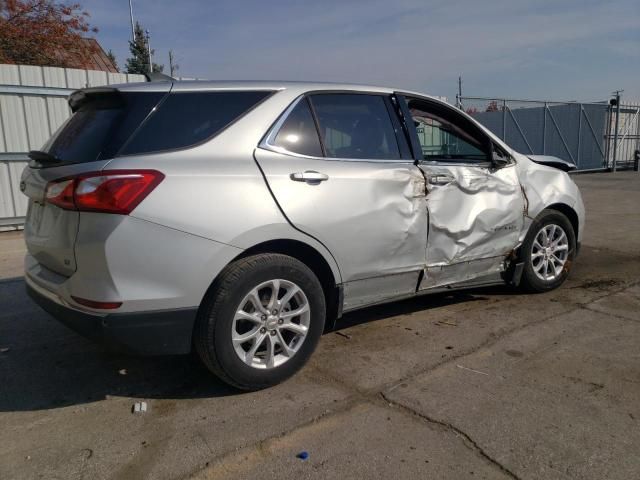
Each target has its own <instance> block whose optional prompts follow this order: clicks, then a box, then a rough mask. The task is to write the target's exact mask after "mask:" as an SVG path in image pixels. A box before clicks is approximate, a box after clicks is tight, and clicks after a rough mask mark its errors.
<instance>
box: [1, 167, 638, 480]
mask: <svg viewBox="0 0 640 480" xmlns="http://www.w3.org/2000/svg"><path fill="white" fill-rule="evenodd" d="M575 178H576V181H577V183H578V184H579V186H580V187H581V191H582V193H583V196H584V199H585V204H586V208H587V230H586V234H585V238H584V242H583V247H582V251H581V252H580V255H579V257H578V259H577V261H576V263H575V265H574V270H573V272H572V274H571V276H570V278H569V280H568V281H567V282H566V283H565V285H563V286H562V287H561V288H560V289H558V290H555V291H553V292H549V293H546V294H541V295H524V294H521V293H519V292H517V291H514V290H512V289H510V288H507V287H493V288H485V289H477V290H470V291H465V292H458V293H453V294H448V295H433V296H426V297H421V298H417V299H413V300H409V301H403V302H398V303H394V304H389V305H384V306H379V307H375V308H369V309H366V310H362V311H360V312H356V313H353V314H349V315H346V316H345V317H344V319H343V320H342V321H341V322H340V325H339V330H337V331H335V332H332V333H328V334H326V335H324V337H323V338H322V340H321V342H320V345H319V347H318V350H317V351H316V353H315V354H314V356H313V358H312V360H311V362H310V364H309V365H308V366H307V367H306V368H304V369H303V371H302V372H301V373H300V374H298V375H297V376H295V377H294V378H292V379H291V380H289V381H287V382H285V383H284V384H282V385H279V386H276V387H274V388H271V389H268V390H264V391H260V392H255V393H238V392H237V391H234V390H233V389H231V388H228V387H226V386H225V385H224V384H222V383H221V382H219V381H218V380H216V379H215V377H212V376H211V375H210V374H209V373H208V372H207V371H206V370H205V369H204V368H203V367H201V366H200V365H199V363H198V362H197V361H196V360H195V359H194V358H193V357H189V356H181V357H158V358H136V357H129V356H122V355H114V354H111V353H109V352H106V351H104V350H103V349H102V348H101V347H99V346H96V345H94V344H92V343H91V342H89V341H88V340H85V339H84V338H82V337H80V336H78V335H76V334H75V333H73V332H71V331H70V330H67V329H66V328H65V327H64V326H62V325H60V324H59V323H58V322H56V321H55V320H53V319H52V318H50V317H49V316H48V315H47V314H45V313H44V312H43V311H42V310H40V309H39V308H38V307H37V306H35V305H34V304H33V303H32V302H31V301H30V300H29V299H28V298H27V296H26V294H25V289H24V281H23V279H22V277H21V275H22V271H21V262H22V260H21V257H22V255H23V254H24V247H23V243H22V238H21V233H19V232H12V233H2V234H0V479H33V478H47V479H52V478H60V479H103V478H104V479H129V478H135V479H139V478H149V479H151V478H152V479H174V478H198V479H217V478H263V479H264V478H300V479H302V478H322V479H327V478H340V479H345V478H356V477H357V478H385V479H388V478H420V479H426V478H433V479H449V478H450V479H467V478H468V479H481V478H485V479H500V478H511V479H513V478H519V479H535V480H538V479H565V478H567V479H598V480H600V479H604V478H607V479H632V478H640V424H639V422H640V175H639V174H637V173H634V172H620V173H617V174H589V175H578V176H576V177H575ZM142 401H144V402H146V403H147V411H146V412H144V413H139V414H134V413H132V408H133V405H134V404H135V403H136V402H142ZM303 452H304V453H306V454H307V456H306V459H303V458H299V457H305V455H300V454H301V453H303Z"/></svg>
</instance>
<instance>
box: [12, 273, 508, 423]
mask: <svg viewBox="0 0 640 480" xmlns="http://www.w3.org/2000/svg"><path fill="white" fill-rule="evenodd" d="M498 290H499V291H502V290H506V288H505V289H499V288H498ZM503 293H506V291H503ZM483 299H484V297H483V296H482V290H477V291H464V292H451V293H447V294H435V295H430V296H424V297H417V298H412V299H409V300H404V301H400V302H395V303H389V304H385V305H379V306H375V307H369V308H366V309H364V310H360V311H357V312H353V313H350V314H346V315H345V316H344V317H343V318H342V319H341V320H340V321H339V322H338V323H337V326H336V328H335V329H334V330H332V331H336V330H341V329H345V328H348V327H352V326H354V325H358V324H361V323H365V322H372V321H376V320H381V319H385V318H389V317H393V316H397V315H403V314H408V313H412V312H415V311H420V310H429V309H432V308H438V307H442V306H446V305H452V304H455V303H461V302H472V301H477V300H483ZM0 386H1V387H0V412H7V411H31V410H42V409H52V408H61V407H67V406H72V405H79V404H85V403H92V402H96V401H100V400H103V399H105V398H107V397H133V398H141V399H181V398H212V397H220V396H227V395H241V394H242V392H240V391H238V390H236V389H233V388H231V387H228V386H227V385H226V384H224V383H223V382H221V381H220V380H218V379H217V378H216V377H215V376H214V375H212V374H211V373H210V372H209V371H208V370H206V368H205V367H204V366H203V365H202V364H201V363H200V362H199V360H198V359H197V358H196V356H195V355H180V356H164V357H137V356H130V355H123V354H118V353H114V352H110V351H107V350H105V349H104V348H103V347H101V346H99V345H96V344H94V343H93V342H91V341H89V340H87V339H85V338H83V337H81V336H80V335H78V334H76V333H75V332H73V331H71V330H69V329H67V328H66V327H65V326H63V325H62V324H60V323H59V322H57V321H56V320H54V319H53V318H52V317H50V316H49V315H48V314H46V313H45V312H44V311H42V310H41V309H40V308H39V307H38V306H36V305H35V304H34V303H33V302H32V301H31V300H30V299H29V298H28V297H27V295H26V293H25V288H24V280H23V279H22V277H16V278H13V279H8V280H3V281H1V282H0Z"/></svg>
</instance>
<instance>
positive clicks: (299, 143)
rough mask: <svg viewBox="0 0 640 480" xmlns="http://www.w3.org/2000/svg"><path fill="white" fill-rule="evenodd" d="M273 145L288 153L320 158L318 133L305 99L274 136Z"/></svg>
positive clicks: (320, 149) (320, 150)
mask: <svg viewBox="0 0 640 480" xmlns="http://www.w3.org/2000/svg"><path fill="white" fill-rule="evenodd" d="M274 145H275V146H277V147H281V148H284V149H285V150H288V151H289V152H293V153H299V154H301V155H308V156H311V157H322V147H321V146H320V139H319V138H318V131H317V130H316V125H315V122H314V121H313V116H312V115H311V109H310V108H309V103H308V102H307V99H306V98H303V99H302V100H301V101H299V102H298V104H297V105H296V106H295V107H294V109H293V110H292V111H291V112H290V113H289V116H288V117H287V119H286V120H285V121H284V123H283V124H282V126H281V127H280V130H279V131H278V134H277V135H276V138H275V140H274Z"/></svg>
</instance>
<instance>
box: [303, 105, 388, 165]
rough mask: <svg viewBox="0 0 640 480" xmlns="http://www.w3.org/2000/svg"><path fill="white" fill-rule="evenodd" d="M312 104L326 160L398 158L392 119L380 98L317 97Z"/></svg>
mask: <svg viewBox="0 0 640 480" xmlns="http://www.w3.org/2000/svg"><path fill="white" fill-rule="evenodd" d="M311 102H312V104H313V108H314V109H315V112H316V115H317V117H318V124H319V127H320V135H321V138H322V140H323V142H324V148H325V151H326V154H327V157H333V158H359V159H399V158H400V150H399V148H398V142H397V141H396V135H395V131H394V129H393V125H392V123H391V117H389V112H388V111H387V107H386V105H385V102H384V99H383V97H382V96H380V95H368V94H344V93H339V94H317V95H312V96H311Z"/></svg>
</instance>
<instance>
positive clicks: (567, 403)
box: [385, 309, 640, 479]
mask: <svg viewBox="0 0 640 480" xmlns="http://www.w3.org/2000/svg"><path fill="white" fill-rule="evenodd" d="M639 337H640V323H636V322H632V321H627V320H621V319H618V318H614V317H611V316H606V315H602V314H598V313H595V312H592V311H589V310H585V309H579V310H576V311H574V312H572V313H570V314H566V315H560V316H558V317H557V318H555V319H553V320H550V321H548V322H544V323H542V324H538V325H535V326H532V327H527V328H524V329H522V330H519V331H518V332H516V333H514V334H512V335H507V336H505V337H504V338H503V339H501V340H500V341H499V342H497V343H496V344H495V345H493V346H491V347H490V348H485V349H481V350H479V351H478V352H476V353H474V354H472V355H469V356H466V357H462V358H459V359H457V360H456V361H455V362H450V363H447V364H446V365H443V366H442V367H440V368H438V369H436V370H434V371H432V372H428V373H426V374H424V375H423V376H421V377H419V378H417V379H416V381H414V382H412V384H411V385H408V386H406V388H396V389H393V390H391V391H388V392H387V393H385V397H386V398H388V399H390V400H392V401H393V402H396V403H398V404H400V405H404V406H406V407H408V408H410V409H412V410H415V411H417V412H419V413H420V414H422V415H425V416H426V417H428V418H431V419H433V420H434V421H438V422H442V423H443V424H447V425H451V426H452V428H455V429H457V430H461V431H464V432H465V433H466V434H468V435H469V436H470V437H472V438H474V439H475V441H476V442H477V444H478V445H479V446H480V448H482V449H483V450H484V451H485V452H487V454H488V455H490V456H491V457H492V458H494V459H495V460H496V461H497V462H499V463H500V464H501V465H503V466H505V467H506V468H508V469H509V470H511V471H513V472H514V473H515V474H516V475H517V476H518V477H520V478H535V479H546V478H548V479H558V478H581V479H602V478H634V477H635V476H637V474H638V472H640V456H639V455H638V446H639V445H640V429H638V419H640V402H638V398H640V370H639V369H638V364H639V361H640V353H639V351H638V344H637V339H638V338H639Z"/></svg>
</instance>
